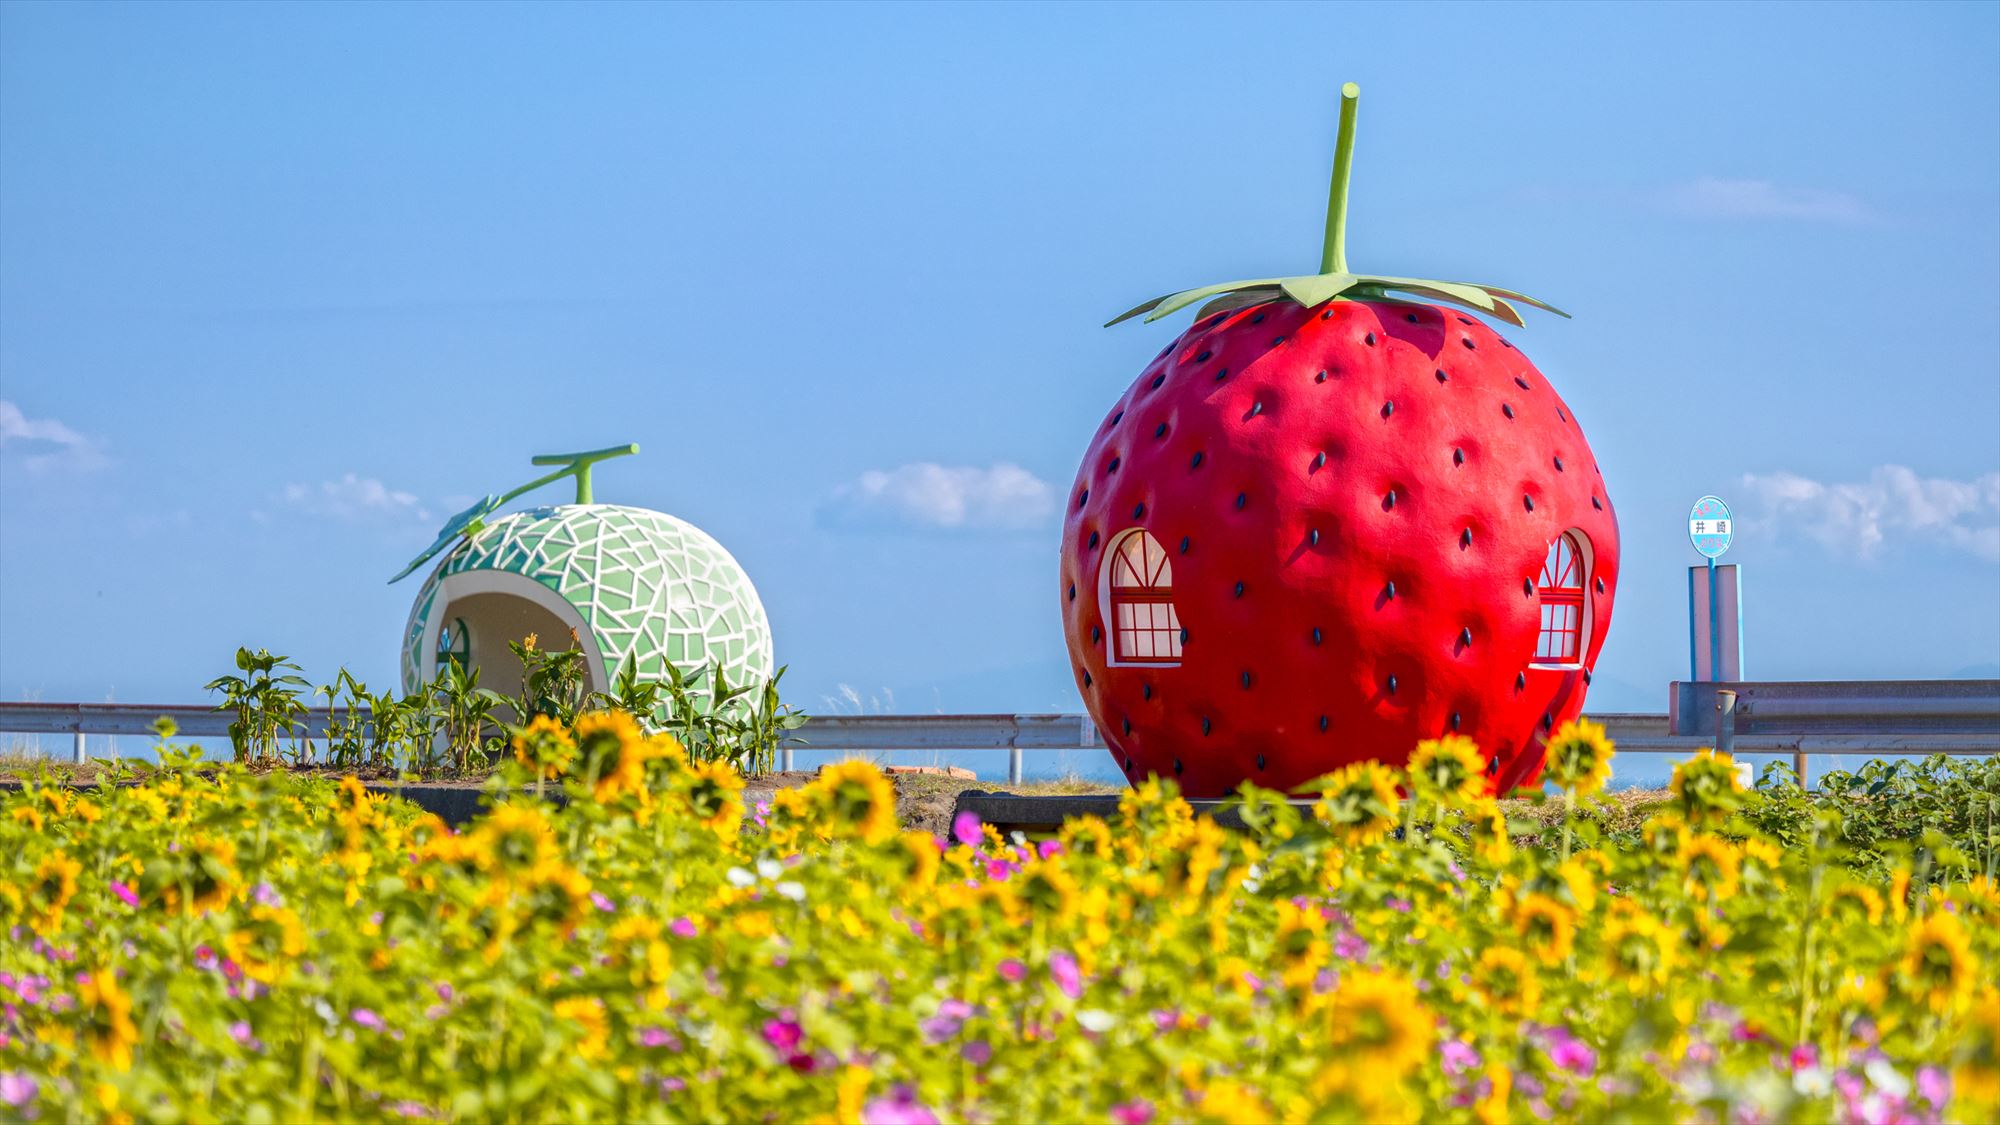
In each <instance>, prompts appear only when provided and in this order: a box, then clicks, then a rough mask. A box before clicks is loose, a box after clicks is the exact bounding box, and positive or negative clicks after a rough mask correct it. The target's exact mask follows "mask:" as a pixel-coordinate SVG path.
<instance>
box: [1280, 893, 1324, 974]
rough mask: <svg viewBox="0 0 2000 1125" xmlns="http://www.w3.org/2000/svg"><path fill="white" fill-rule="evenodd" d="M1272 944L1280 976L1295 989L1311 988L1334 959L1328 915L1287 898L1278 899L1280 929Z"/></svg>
mask: <svg viewBox="0 0 2000 1125" xmlns="http://www.w3.org/2000/svg"><path fill="white" fill-rule="evenodd" d="M1271 946H1272V948H1271V953H1272V956H1273V957H1274V958H1275V959H1276V960H1277V962H1278V966H1279V974H1278V975H1279V979H1281V980H1283V981H1284V982H1285V987H1286V988H1290V989H1295V990H1304V989H1306V988H1309V987H1310V986H1311V985H1312V983H1313V981H1314V980H1315V979H1316V978H1317V977H1318V976H1319V971H1320V970H1321V969H1324V968H1326V966H1327V962H1328V961H1330V960H1331V959H1332V958H1333V946H1332V944H1331V943H1329V942H1328V941H1327V937H1326V915H1325V914H1323V913H1321V911H1320V909H1319V907H1317V906H1300V905H1298V904H1297V903H1294V902H1291V901H1290V900H1286V899H1280V900H1279V901H1278V928H1277V930H1276V932H1275V933H1274V935H1273V937H1272V942H1271Z"/></svg>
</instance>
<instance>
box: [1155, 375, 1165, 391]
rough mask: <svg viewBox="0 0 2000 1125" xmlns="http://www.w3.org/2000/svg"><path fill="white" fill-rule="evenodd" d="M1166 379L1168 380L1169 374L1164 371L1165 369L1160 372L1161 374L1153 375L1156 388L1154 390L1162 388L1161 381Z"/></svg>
mask: <svg viewBox="0 0 2000 1125" xmlns="http://www.w3.org/2000/svg"><path fill="white" fill-rule="evenodd" d="M1166 381H1167V376H1166V372H1164V371H1163V372H1161V373H1160V374H1158V375H1155V376H1153V389H1154V390H1156V391H1157V390H1159V389H1160V384H1161V383H1164V382H1166Z"/></svg>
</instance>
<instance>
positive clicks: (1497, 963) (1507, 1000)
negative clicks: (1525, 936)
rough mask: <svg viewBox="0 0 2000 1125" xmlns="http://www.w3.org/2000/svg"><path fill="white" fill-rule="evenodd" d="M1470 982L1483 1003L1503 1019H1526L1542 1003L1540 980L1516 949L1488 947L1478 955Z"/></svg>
mask: <svg viewBox="0 0 2000 1125" xmlns="http://www.w3.org/2000/svg"><path fill="white" fill-rule="evenodd" d="M1472 979H1473V986H1474V987H1475V988H1477V989H1478V990H1479V992H1480V994H1481V995H1482V996H1484V997H1485V998H1486V1002H1487V1003H1488V1004H1490V1005H1491V1006H1492V1007H1493V1008H1494V1010H1495V1011H1498V1012H1500V1013H1501V1014H1503V1015H1509V1016H1525V1015H1528V1014H1530V1013H1532V1012H1534V1010H1535V1008H1536V1006H1537V1005H1539V1004H1540V1003H1541V1002H1542V981H1541V978H1540V977H1538V976H1536V975H1535V969H1534V966H1532V965H1530V964H1529V963H1528V959H1527V957H1526V956H1524V955H1523V954H1522V953H1521V951H1520V950H1518V949H1511V948H1509V947H1507V946H1500V945H1495V946H1488V947H1487V948H1486V949H1485V950H1484V951H1482V952H1481V953H1480V954H1479V963H1478V967H1477V968H1476V969H1475V970H1474V972H1473V974H1472Z"/></svg>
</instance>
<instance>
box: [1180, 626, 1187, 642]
mask: <svg viewBox="0 0 2000 1125" xmlns="http://www.w3.org/2000/svg"><path fill="white" fill-rule="evenodd" d="M1181 643H1182V644H1186V643H1187V630H1186V629H1182V630H1181Z"/></svg>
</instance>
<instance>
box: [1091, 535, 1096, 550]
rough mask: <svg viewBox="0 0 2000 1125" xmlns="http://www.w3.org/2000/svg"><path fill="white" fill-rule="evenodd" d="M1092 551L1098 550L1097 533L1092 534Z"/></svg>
mask: <svg viewBox="0 0 2000 1125" xmlns="http://www.w3.org/2000/svg"><path fill="white" fill-rule="evenodd" d="M1090 549H1091V550H1093V551H1095V550H1096V549H1097V533H1096V532H1095V531H1093V532H1091V533H1090Z"/></svg>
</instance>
